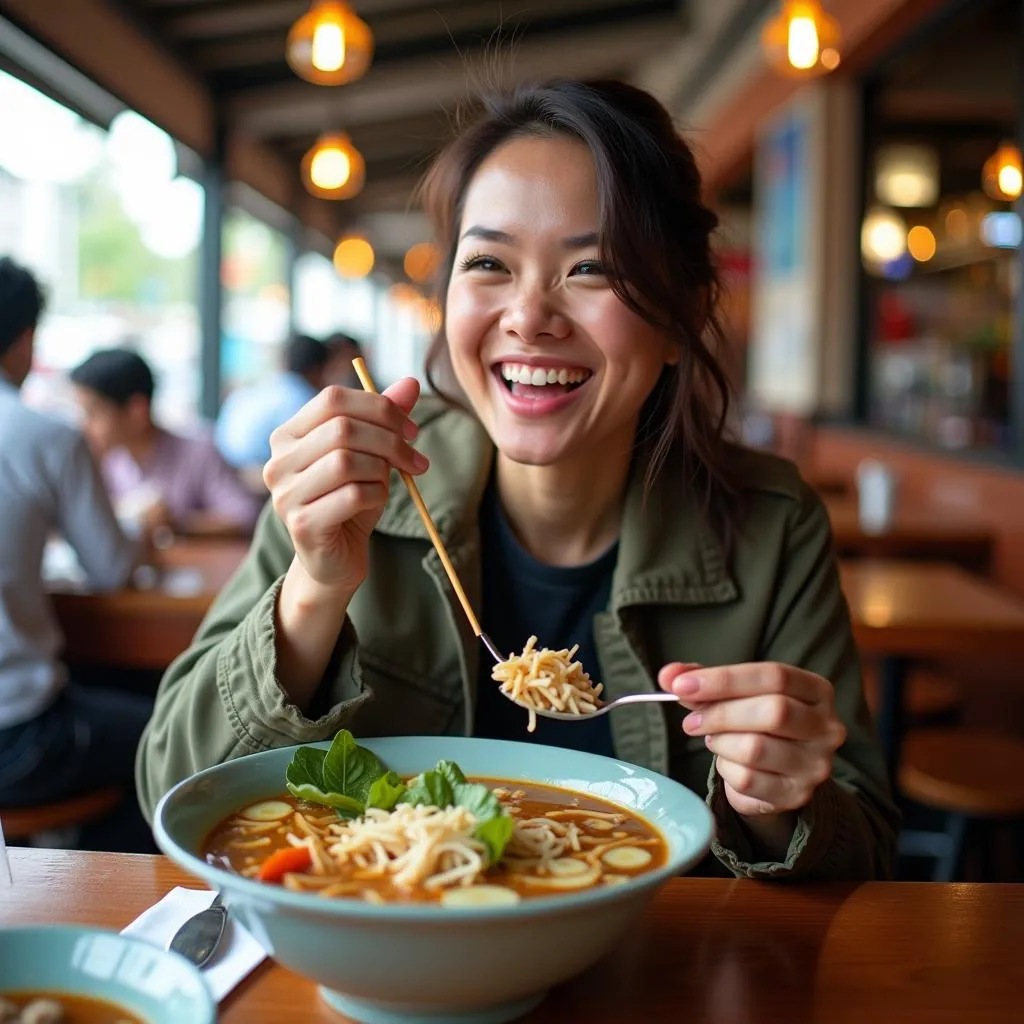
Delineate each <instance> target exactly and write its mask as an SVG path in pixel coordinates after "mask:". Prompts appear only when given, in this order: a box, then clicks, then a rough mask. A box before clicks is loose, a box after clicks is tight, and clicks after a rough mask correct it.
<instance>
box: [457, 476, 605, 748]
mask: <svg viewBox="0 0 1024 1024" xmlns="http://www.w3.org/2000/svg"><path fill="white" fill-rule="evenodd" d="M480 544H481V558H482V565H483V608H482V615H481V620H482V621H481V624H482V626H483V629H484V631H485V632H486V633H487V634H488V635H489V636H490V638H491V639H492V640H493V641H494V643H495V645H496V646H497V648H498V650H499V651H502V652H503V653H506V654H511V653H518V652H519V651H521V650H522V649H523V647H524V646H525V645H526V641H527V640H529V638H530V637H531V636H536V637H537V646H538V647H549V648H551V649H552V650H556V651H557V650H561V649H562V648H571V647H573V646H574V645H575V644H579V647H580V649H579V651H578V652H577V654H576V659H577V660H578V661H580V662H582V664H583V668H584V670H585V671H587V672H589V673H590V676H591V678H592V679H593V680H594V682H601V678H600V669H599V667H598V663H597V650H596V647H595V645H594V616H595V615H597V614H598V613H600V612H603V611H606V610H607V608H608V602H609V598H610V596H611V589H612V573H613V572H614V571H615V562H616V559H617V557H618V547H619V546H618V544H617V543H616V544H614V545H612V547H611V548H610V549H609V550H608V551H606V552H605V553H604V554H603V555H601V556H600V557H599V558H598V559H596V560H595V561H593V562H590V563H588V564H587V565H573V566H557V565H546V564H545V563H544V562H538V561H537V559H536V558H534V557H533V556H532V555H531V554H530V553H529V552H528V551H527V550H526V549H525V548H524V547H523V545H522V544H520V543H519V540H518V539H517V538H516V536H515V534H514V533H513V532H512V527H511V525H510V524H509V522H508V520H507V519H506V517H505V513H504V511H503V510H502V508H501V503H500V501H499V500H498V494H497V488H496V487H495V485H494V480H493V478H492V480H491V483H490V485H489V486H488V488H487V492H486V494H485V495H484V499H483V502H482V504H481V506H480ZM481 654H482V655H483V656H482V657H481V659H480V677H479V680H478V683H477V703H476V716H475V722H474V730H473V731H474V734H475V735H476V736H484V737H487V738H488V739H502V740H521V741H530V742H533V743H544V744H547V745H549V746H554V747H570V748H572V749H575V750H585V751H589V752H590V753H594V754H606V755H608V756H614V753H615V751H614V748H613V747H612V734H611V729H610V727H609V724H608V716H607V715H603V716H602V717H600V718H595V719H593V720H588V721H584V722H579V723H574V722H556V721H553V720H552V719H550V718H540V717H538V719H537V729H536V731H535V732H532V733H528V732H527V731H526V724H527V712H526V710H525V709H524V708H521V707H518V706H517V705H515V704H513V703H512V701H510V700H509V699H508V697H506V696H505V695H504V694H503V693H502V692H501V691H500V689H499V684H498V683H496V682H495V681H494V680H493V679H492V678H491V668H492V662H491V659H490V658H489V657H487V656H486V654H485V653H484V652H483V651H481Z"/></svg>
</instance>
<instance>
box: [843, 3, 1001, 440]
mask: <svg viewBox="0 0 1024 1024" xmlns="http://www.w3.org/2000/svg"><path fill="white" fill-rule="evenodd" d="M1020 47H1021V20H1020V4H1019V0H995V2H979V3H972V4H969V5H963V7H962V9H961V13H960V14H959V15H957V16H955V17H952V18H949V19H948V20H947V21H946V22H945V23H944V24H941V25H940V26H939V27H938V28H937V29H935V30H934V31H933V32H932V33H930V34H929V35H927V36H926V37H925V38H923V39H922V40H921V41H920V42H919V43H917V44H915V45H914V46H912V47H911V48H909V49H908V50H907V51H906V52H905V53H902V54H901V55H900V56H898V57H897V58H895V59H893V60H891V61H890V62H889V65H888V66H887V67H886V68H885V69H884V70H883V72H882V74H881V76H880V78H879V80H878V82H877V84H876V85H875V86H874V87H873V88H872V89H871V90H870V93H869V96H870V100H869V107H868V110H867V112H866V113H867V125H868V131H869V137H870V145H869V148H868V164H867V168H866V170H867V199H868V203H867V209H866V210H865V217H864V221H863V224H862V233H861V256H862V264H863V266H864V270H865V281H866V288H867V298H868V302H867V309H868V311H869V312H868V324H867V329H868V340H869V359H868V374H869V379H868V399H869V400H868V418H869V421H870V422H871V423H873V424H874V425H877V426H880V427H883V428H886V429H889V430H893V431H897V432H899V433H902V434H905V435H909V436H911V437H915V438H919V439H922V440H925V441H927V442H929V443H932V444H935V445H938V446H941V447H943V448H949V449H983V450H989V451H996V452H999V451H1006V450H1008V449H1009V447H1010V445H1012V443H1013V442H1012V437H1011V424H1012V417H1011V409H1010V402H1011V395H1012V386H1011V380H1012V374H1013V366H1012V363H1013V355H1012V353H1013V337H1014V317H1015V315H1016V313H1015V310H1017V309H1018V308H1019V299H1018V297H1019V294H1020V289H1021V280H1020V261H1019V255H1018V249H1019V247H1020V244H1021V221H1020V217H1019V216H1018V213H1017V212H1016V211H1015V209H1014V200H1015V198H1016V197H1018V196H1019V195H1020V189H1021V175H1020V148H1019V147H1020V144H1021V143H1020V139H1019V138H1017V134H1018V128H1017V126H1018V125H1019V124H1020V115H1021V111H1020V109H1019V97H1020V88H1019V78H1018V75H1019V56H1018V55H1019V53H1020ZM1017 372H1020V368H1018V371H1017Z"/></svg>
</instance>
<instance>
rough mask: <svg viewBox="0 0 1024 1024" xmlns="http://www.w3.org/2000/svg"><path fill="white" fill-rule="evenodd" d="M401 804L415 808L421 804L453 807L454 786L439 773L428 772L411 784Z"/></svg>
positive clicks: (418, 776) (417, 777)
mask: <svg viewBox="0 0 1024 1024" xmlns="http://www.w3.org/2000/svg"><path fill="white" fill-rule="evenodd" d="M400 802H401V803H403V804H412V805H413V806H414V807H418V806H420V805H421V804H422V805H425V806H428V807H452V806H453V805H454V804H455V795H454V793H453V791H452V784H451V783H450V782H449V781H448V779H447V778H445V776H444V775H441V774H440V773H439V772H437V771H428V772H424V773H423V774H422V775H417V776H416V778H415V779H413V780H412V782H410V783H409V788H408V789H407V790H406V791H405V796H403V797H402V799H401V801H400Z"/></svg>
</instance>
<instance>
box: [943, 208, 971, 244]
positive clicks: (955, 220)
mask: <svg viewBox="0 0 1024 1024" xmlns="http://www.w3.org/2000/svg"><path fill="white" fill-rule="evenodd" d="M946 234H948V235H949V237H950V238H952V239H953V241H954V242H966V241H967V239H968V238H970V235H971V221H970V218H969V217H968V216H967V211H966V210H965V209H963V208H962V207H960V206H954V207H953V209H952V210H950V211H949V213H947V214H946Z"/></svg>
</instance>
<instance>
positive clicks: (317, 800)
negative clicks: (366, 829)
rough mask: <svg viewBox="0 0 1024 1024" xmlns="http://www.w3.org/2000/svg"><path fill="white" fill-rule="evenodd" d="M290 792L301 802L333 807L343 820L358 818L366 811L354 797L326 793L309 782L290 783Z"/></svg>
mask: <svg viewBox="0 0 1024 1024" xmlns="http://www.w3.org/2000/svg"><path fill="white" fill-rule="evenodd" d="M288 792H289V793H291V794H292V795H293V796H297V797H298V798H299V799H300V800H308V801H309V802H310V803H312V804H324V805H325V806H327V807H333V808H334V809H335V810H336V811H337V812H338V816H339V817H341V818H358V817H359V816H360V815H361V814H362V813H363V811H364V807H363V805H362V804H361V803H360V802H359V801H358V800H353V799H352V797H350V796H344V795H343V794H341V793H325V792H324V791H323V790H322V789H320V787H319V786H314V785H313V784H312V783H309V782H307V783H303V784H301V785H296V784H295V783H294V782H289V783H288Z"/></svg>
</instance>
